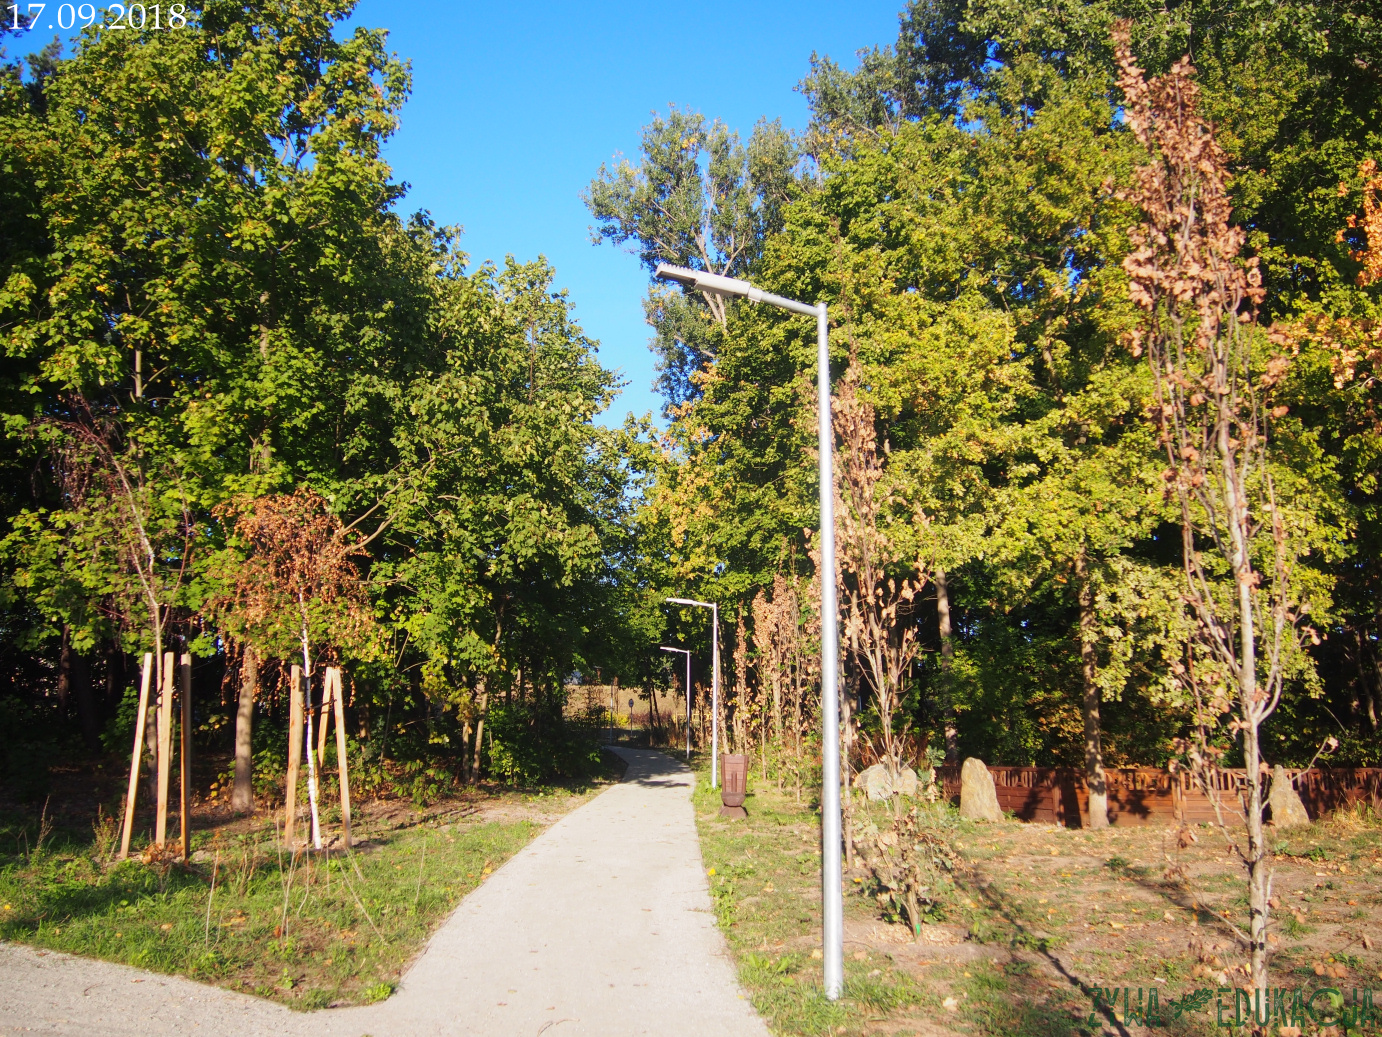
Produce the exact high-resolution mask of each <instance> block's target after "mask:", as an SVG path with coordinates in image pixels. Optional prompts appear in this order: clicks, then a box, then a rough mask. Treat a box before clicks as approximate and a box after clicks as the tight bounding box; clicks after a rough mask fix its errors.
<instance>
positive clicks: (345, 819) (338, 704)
mask: <svg viewBox="0 0 1382 1037" xmlns="http://www.w3.org/2000/svg"><path fill="white" fill-rule="evenodd" d="M326 674H327V677H326V679H327V681H328V682H329V685H330V686H331V688H332V691H331V702H332V704H333V705H334V706H335V710H336V773H337V774H339V775H340V779H341V830H342V837H343V838H344V839H345V844H346V847H347V848H349V847H351V846H352V845H354V844H353V843H352V842H351V841H350V772H349V768H348V767H347V765H346V729H345V689H344V688H342V687H341V670H340V668H339V667H336V666H333V667H331V669H329V670H327V671H326Z"/></svg>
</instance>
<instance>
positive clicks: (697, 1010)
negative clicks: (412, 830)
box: [0, 749, 768, 1037]
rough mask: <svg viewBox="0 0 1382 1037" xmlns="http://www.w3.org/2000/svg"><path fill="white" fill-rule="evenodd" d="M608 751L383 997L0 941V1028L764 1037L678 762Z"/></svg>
mask: <svg viewBox="0 0 1382 1037" xmlns="http://www.w3.org/2000/svg"><path fill="white" fill-rule="evenodd" d="M615 751H616V752H618V753H619V754H620V755H621V756H623V757H624V758H625V759H626V760H627V761H628V764H629V768H628V772H627V773H626V774H625V776H624V781H623V782H622V783H620V784H619V785H616V786H614V787H612V788H610V789H608V790H607V791H606V792H604V793H602V794H601V795H599V796H597V797H596V798H595V799H593V800H591V801H590V802H589V803H587V804H586V805H585V806H582V807H581V808H579V809H578V810H575V811H573V812H572V813H570V814H568V815H567V816H566V817H564V818H562V819H561V820H560V821H558V822H557V823H556V824H554V825H552V827H551V828H549V829H547V831H546V832H544V833H543V834H542V835H540V836H538V838H536V839H535V840H533V842H532V843H531V844H529V845H528V846H527V847H526V848H525V849H524V850H522V851H521V852H519V853H518V854H516V855H515V856H514V857H513V858H511V859H510V860H509V861H508V863H506V864H505V865H504V866H503V867H501V868H500V869H499V870H498V871H496V872H495V873H494V874H493V875H491V876H490V878H489V880H488V881H487V882H486V883H485V884H484V885H483V886H481V887H480V888H478V889H477V890H475V891H474V892H473V893H471V894H470V896H468V897H466V899H465V900H464V901H462V902H461V905H460V907H458V908H457V909H456V911H455V912H454V913H453V914H452V915H451V917H450V918H449V919H447V921H446V923H445V924H444V925H443V926H442V927H441V929H440V930H438V931H437V933H436V935H435V936H433V937H432V940H431V942H430V943H428V945H427V948H426V950H425V951H424V952H423V954H422V955H421V957H419V958H418V960H417V961H416V962H414V963H413V966H412V968H411V969H409V971H408V972H407V974H406V975H405V976H404V977H403V982H402V984H401V985H400V986H399V989H398V992H397V993H395V994H394V996H393V997H391V998H389V999H388V1000H387V1001H385V1002H383V1003H382V1004H378V1005H371V1006H369V1007H367V1008H345V1009H334V1010H326V1011H321V1012H314V1013H310V1014H303V1013H297V1012H292V1011H289V1010H288V1009H286V1008H283V1007H281V1006H279V1005H275V1004H272V1003H270V1002H267V1001H261V1000H258V999H257V998H252V997H247V996H245V995H243V994H236V993H233V992H231V991H227V990H221V989H219V988H217V987H210V986H205V985H203V984H200V983H194V982H192V981H190V980H184V979H178V978H176V977H171V976H161V975H155V974H153V973H148V972H141V971H139V970H137V969H131V968H127V967H125V966H122V965H112V964H109V963H107V962H101V961H91V960H88V959H85V958H73V957H69V956H67V955H62V954H44V953H41V952H38V951H34V950H32V949H30V948H27V947H21V946H17V945H13V944H4V945H0V1037H13V1035H16V1034H20V1033H51V1034H82V1035H86V1037H106V1035H110V1037H123V1035H126V1034H129V1035H135V1034H138V1035H149V1037H153V1035H162V1034H169V1035H172V1034H178V1035H188V1034H197V1035H203V1034H205V1035H224V1037H259V1035H261V1034H262V1035H270V1034H272V1035H280V1034H282V1035H290V1034H303V1035H304V1037H306V1035H307V1034H311V1035H312V1037H363V1035H367V1034H368V1035H373V1037H411V1035H418V1037H421V1035H427V1037H432V1035H436V1037H441V1035H452V1034H455V1035H460V1034H465V1035H476V1037H480V1035H485V1037H489V1035H494V1037H499V1035H503V1037H509V1035H520V1034H526V1035H532V1037H538V1035H543V1034H545V1035H547V1037H570V1035H574V1034H589V1035H601V1037H605V1035H609V1037H618V1035H625V1034H627V1035H634V1034H658V1035H666V1037H699V1035H710V1034H715V1035H738V1034H743V1035H749V1037H767V1033H768V1030H767V1028H766V1027H765V1026H764V1025H763V1023H762V1021H761V1020H760V1019H759V1018H758V1016H757V1015H756V1014H755V1013H754V1011H753V1008H752V1006H750V1005H749V1003H748V1001H746V1000H745V999H744V997H743V994H742V992H741V991H740V990H739V986H738V982H737V981H736V979H735V976H734V969H733V966H732V965H731V963H730V961H729V957H728V954H727V951H726V948H725V944H724V940H723V938H722V937H721V936H720V933H719V931H718V930H717V929H716V928H715V916H714V912H713V911H712V909H711V904H710V895H709V890H708V887H707V885H706V878H705V870H704V868H703V867H702V865H701V854H700V846H699V843H698V841H697V838H696V826H695V818H694V816H693V814H692V810H691V803H690V788H691V783H692V780H693V779H692V776H691V773H690V771H688V770H687V769H686V768H685V767H684V766H682V765H681V764H679V763H677V762H676V761H675V760H673V759H671V758H670V757H668V756H665V755H663V754H662V753H656V752H648V751H644V750H638V749H617V750H615Z"/></svg>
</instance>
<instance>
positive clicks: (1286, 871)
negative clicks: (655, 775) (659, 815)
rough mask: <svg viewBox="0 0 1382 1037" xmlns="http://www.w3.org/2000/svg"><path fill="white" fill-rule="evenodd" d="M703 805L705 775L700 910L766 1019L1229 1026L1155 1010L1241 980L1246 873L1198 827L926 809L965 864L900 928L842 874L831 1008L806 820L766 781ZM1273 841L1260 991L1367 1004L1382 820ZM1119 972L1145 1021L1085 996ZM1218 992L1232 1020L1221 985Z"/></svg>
mask: <svg viewBox="0 0 1382 1037" xmlns="http://www.w3.org/2000/svg"><path fill="white" fill-rule="evenodd" d="M715 806H716V803H715V800H714V799H713V797H712V796H711V794H710V793H709V790H708V789H707V788H705V787H704V783H702V785H701V787H700V788H699V789H698V794H697V816H698V820H699V823H700V829H701V835H702V852H703V854H704V857H705V862H706V865H707V868H711V867H713V868H714V869H715V874H714V875H713V876H712V877H711V883H712V890H713V892H714V893H715V898H716V904H717V913H718V916H719V919H720V923H721V925H722V927H724V929H725V932H726V935H727V937H728V939H729V942H730V946H731V948H732V950H733V951H734V953H735V955H736V957H737V959H738V961H739V965H740V977H741V980H742V982H744V984H745V986H746V987H747V988H748V990H749V991H750V993H751V996H752V997H753V999H754V1002H755V1004H756V1005H757V1006H758V1008H759V1010H760V1012H762V1013H763V1014H764V1016H765V1018H768V1019H769V1020H770V1022H771V1025H772V1027H773V1029H774V1031H775V1032H777V1033H781V1034H820V1033H825V1032H832V1033H836V1034H865V1033H880V1034H881V1033H906V1034H916V1033H920V1034H948V1033H967V1034H981V1035H995V1037H996V1035H1011V1037H1039V1035H1051V1037H1055V1035H1061V1037H1065V1035H1070V1037H1074V1035H1076V1034H1094V1033H1109V1034H1142V1033H1158V1034H1161V1033H1165V1034H1184V1035H1190V1034H1206V1035H1207V1034H1210V1033H1224V1032H1226V1031H1225V1030H1224V1029H1222V1028H1220V1027H1219V1026H1218V1025H1217V1018H1216V1015H1215V1003H1214V1001H1213V1000H1210V1001H1209V1003H1208V1005H1207V1006H1205V1007H1203V1008H1200V1009H1198V1010H1193V1011H1192V1010H1187V1011H1186V1012H1184V1013H1183V1014H1182V1015H1181V1016H1180V1018H1179V1019H1175V1020H1172V1018H1171V1015H1172V1010H1170V1009H1168V1008H1167V1007H1166V1006H1167V1001H1168V1000H1169V999H1179V998H1181V997H1183V996H1184V995H1187V994H1193V993H1194V992H1195V991H1196V990H1202V989H1212V990H1218V988H1219V987H1229V988H1233V987H1237V986H1239V985H1240V984H1241V983H1242V982H1243V981H1244V980H1245V978H1246V973H1245V971H1244V967H1245V966H1246V964H1247V957H1246V954H1245V953H1244V952H1243V951H1242V950H1241V949H1240V948H1239V946H1238V945H1237V943H1236V941H1235V940H1234V938H1233V936H1232V933H1231V931H1230V930H1229V928H1228V926H1227V925H1226V924H1225V922H1224V919H1223V913H1224V912H1227V913H1228V915H1229V917H1230V918H1231V919H1233V920H1234V921H1237V922H1238V923H1239V924H1240V926H1241V925H1243V923H1244V920H1245V916H1246V911H1247V907H1246V897H1245V892H1246V883H1245V879H1244V876H1243V872H1242V867H1241V865H1237V864H1235V863H1234V862H1232V861H1230V860H1229V858H1228V856H1227V854H1226V853H1225V852H1224V851H1223V846H1222V842H1221V841H1220V840H1218V839H1217V837H1216V835H1215V833H1214V832H1212V831H1211V830H1209V829H1199V830H1197V831H1196V835H1197V836H1198V842H1196V843H1194V844H1192V845H1190V846H1189V847H1186V848H1183V849H1182V848H1180V847H1179V846H1178V844H1177V840H1176V838H1175V832H1174V830H1172V829H1169V828H1161V827H1142V828H1126V829H1117V828H1113V829H1108V830H1105V831H1102V832H1085V831H1080V830H1066V829H1063V828H1057V827H1054V826H1051V825H1031V824H1023V823H1021V822H1016V821H1004V822H1000V823H997V824H976V823H973V822H968V821H962V820H960V819H959V818H958V817H957V816H956V815H955V813H954V812H953V811H949V810H941V811H938V813H937V815H936V822H935V823H936V825H937V827H938V829H939V830H940V831H941V832H942V833H943V834H944V836H945V838H946V839H948V840H949V841H950V842H951V845H953V846H954V847H955V848H956V849H957V850H958V851H959V853H960V854H961V855H962V857H963V858H964V860H965V862H966V870H965V872H964V873H962V874H961V875H959V876H957V879H958V881H957V886H956V891H955V893H954V894H953V895H952V896H951V897H950V898H949V900H948V901H947V902H945V903H944V904H942V905H941V908H940V911H939V914H938V917H937V919H936V924H934V925H929V926H927V927H926V928H925V930H924V931H923V934H922V938H921V939H913V937H912V934H911V932H910V931H909V930H908V929H907V927H905V926H903V925H901V924H897V923H896V922H893V921H890V920H888V919H885V918H883V917H881V916H880V912H879V909H878V906H877V902H876V901H875V899H874V898H873V896H872V891H870V890H869V889H868V881H867V876H865V875H864V874H863V873H862V872H860V873H849V874H847V876H846V886H847V888H848V889H850V890H851V894H850V895H848V896H847V897H846V924H845V936H846V946H845V954H846V979H847V990H846V995H847V996H846V997H845V998H844V999H843V1000H842V1001H841V1002H839V1003H836V1004H830V1003H828V1002H825V1001H824V999H823V997H822V996H821V989H820V982H821V981H820V964H819V961H817V960H815V959H813V958H812V957H811V956H810V955H811V951H812V950H813V949H814V948H815V947H817V946H818V945H819V939H820V928H819V927H820V885H819V883H820V871H819V867H820V864H819V852H818V850H819V827H818V824H817V818H816V815H815V814H814V812H812V811H810V810H809V809H807V808H798V807H797V806H796V805H795V804H794V802H792V800H791V799H790V798H789V797H784V796H779V795H778V794H777V793H775V792H774V791H772V790H770V789H769V790H756V791H755V792H754V793H753V794H752V795H751V796H750V798H749V800H748V804H747V806H748V808H749V812H750V817H749V819H748V820H747V821H739V822H729V821H723V820H720V819H719V818H718V817H716V813H715ZM875 809H877V808H875ZM1272 838H1273V841H1274V843H1275V844H1276V848H1277V853H1278V855H1277V858H1276V878H1275V886H1274V889H1275V894H1276V896H1277V898H1278V901H1279V903H1280V905H1281V907H1280V908H1279V909H1278V910H1277V911H1276V912H1275V914H1274V918H1273V923H1272V933H1273V935H1274V937H1275V940H1274V942H1273V944H1272V946H1273V951H1274V954H1273V960H1272V983H1273V986H1274V987H1287V988H1304V989H1306V990H1307V991H1309V990H1314V989H1318V988H1321V987H1326V986H1328V987H1334V988H1339V989H1342V990H1343V991H1344V995H1345V997H1346V999H1347V998H1350V997H1351V992H1352V990H1353V989H1355V988H1356V989H1357V990H1358V991H1359V995H1360V997H1361V996H1362V991H1363V990H1364V989H1365V988H1367V987H1369V986H1371V987H1372V988H1373V989H1374V990H1375V991H1378V992H1379V993H1378V994H1374V997H1373V1001H1374V1003H1375V1004H1377V1005H1378V1006H1379V1007H1382V996H1379V995H1380V994H1382V954H1379V951H1378V948H1377V945H1376V941H1378V940H1382V925H1379V922H1382V826H1379V824H1378V823H1376V821H1374V820H1372V819H1369V818H1366V817H1363V816H1360V815H1351V816H1344V817H1341V818H1338V819H1335V820H1331V821H1328V822H1324V823H1318V824H1314V825H1311V826H1309V827H1307V828H1303V829H1298V830H1295V831H1290V832H1286V833H1274V834H1273V837H1272ZM1365 937H1366V940H1365V939H1364V938H1365ZM1125 987H1126V988H1130V991H1131V994H1130V996H1131V1005H1130V1006H1129V1007H1132V1008H1135V1007H1136V999H1137V996H1138V995H1137V992H1138V988H1139V987H1140V988H1142V990H1143V991H1144V994H1145V992H1147V991H1150V990H1152V989H1155V990H1157V991H1158V1002H1159V1005H1160V1006H1161V1009H1162V1014H1163V1021H1162V1023H1161V1024H1160V1025H1158V1026H1155V1027H1150V1028H1149V1027H1144V1026H1139V1025H1137V1024H1136V1023H1135V1022H1131V1021H1125V1020H1123V1019H1122V1016H1123V1014H1124V1004H1123V1001H1122V995H1121V992H1120V993H1119V994H1118V995H1117V997H1118V1003H1117V1005H1116V1007H1114V1006H1106V1007H1105V1009H1104V1010H1102V1011H1097V1012H1096V1011H1095V1007H1096V1006H1095V1003H1094V1000H1093V998H1092V996H1091V995H1092V993H1093V992H1094V991H1096V990H1099V989H1102V990H1104V991H1106V992H1107V993H1106V998H1107V999H1108V1000H1113V997H1114V995H1113V993H1112V991H1113V990H1114V989H1117V990H1119V991H1121V990H1122V988H1125ZM1224 1003H1225V1004H1226V1005H1227V1006H1228V1008H1227V1011H1226V1014H1225V1019H1226V1020H1232V1019H1233V998H1232V995H1231V994H1230V995H1227V996H1226V997H1225V999H1224ZM1374 1028H1375V1029H1379V1030H1382V1026H1379V1025H1378V1024H1374ZM1228 1032H1233V1029H1232V1028H1231V1027H1230V1028H1229V1030H1228ZM1241 1032H1247V1031H1246V1030H1242V1031H1241ZM1306 1032H1307V1033H1309V1032H1311V1029H1310V1028H1309V1027H1307V1028H1306ZM1367 1032H1372V1031H1367Z"/></svg>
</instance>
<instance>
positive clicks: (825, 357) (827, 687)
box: [657, 263, 845, 1001]
mask: <svg viewBox="0 0 1382 1037" xmlns="http://www.w3.org/2000/svg"><path fill="white" fill-rule="evenodd" d="M657 277H658V278H659V279H661V280H663V281H675V282H676V283H677V284H680V285H683V286H684V287H687V288H697V289H699V290H700V291H702V292H708V293H710V294H712V295H720V296H727V297H729V298H736V299H748V301H749V302H751V303H763V302H765V303H767V304H768V305H770V306H776V307H778V308H780V309H784V310H790V311H791V312H792V313H801V314H805V315H806V316H808V317H810V316H814V317H815V318H816V400H817V407H816V410H817V413H818V414H819V416H820V425H819V427H818V429H817V437H818V447H819V450H818V453H819V456H820V484H821V529H820V541H819V543H820V550H821V716H822V727H823V730H822V732H821V736H822V739H821V740H822V744H821V756H822V768H821V769H822V774H821V784H822V788H821V841H822V846H821V886H822V889H821V898H822V901H823V902H822V905H821V906H822V915H823V921H824V923H825V924H824V944H825V946H824V947H823V948H822V952H823V954H824V957H825V996H826V997H827V998H829V999H830V1000H832V1001H834V1000H836V999H837V998H838V997H839V996H840V994H841V993H842V992H843V989H844V975H845V949H844V897H843V895H842V894H841V891H840V881H841V869H840V693H839V684H838V681H839V672H840V631H839V606H838V603H837V602H836V597H835V464H834V454H835V436H834V431H833V429H832V426H831V421H830V343H829V329H828V325H827V323H826V315H825V303H823V302H822V303H817V304H816V305H815V306H812V305H810V304H808V303H804V302H797V301H796V300H795V299H786V298H783V297H782V296H780V295H773V294H772V293H770V292H765V291H763V290H762V289H761V288H756V287H754V286H753V285H751V284H749V282H748V281H741V280H740V279H739V278H737V277H723V276H721V275H719V274H711V273H706V272H705V271H703V270H690V269H688V268H687V267H683V266H671V265H669V264H667V263H660V264H658V268H657ZM718 641H719V639H718V637H717V638H716V642H717V643H716V652H717V654H716V676H717V679H718V675H719V655H718V651H719V644H718Z"/></svg>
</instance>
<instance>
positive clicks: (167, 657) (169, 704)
mask: <svg viewBox="0 0 1382 1037" xmlns="http://www.w3.org/2000/svg"><path fill="white" fill-rule="evenodd" d="M158 683H159V689H158V814H157V815H156V816H155V817H154V842H155V843H157V844H158V845H159V846H162V845H163V843H164V842H165V841H166V840H167V838H168V777H169V770H170V767H171V764H172V762H173V761H172V759H171V757H172V751H173V745H172V741H173V653H172V652H164V653H163V667H162V673H161V674H160V676H159V682H158Z"/></svg>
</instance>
